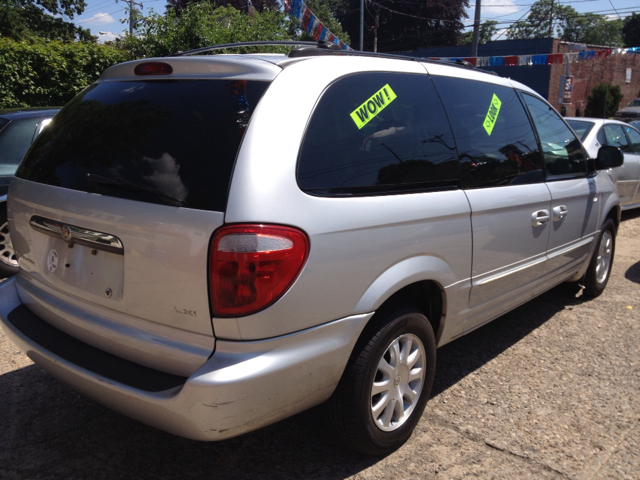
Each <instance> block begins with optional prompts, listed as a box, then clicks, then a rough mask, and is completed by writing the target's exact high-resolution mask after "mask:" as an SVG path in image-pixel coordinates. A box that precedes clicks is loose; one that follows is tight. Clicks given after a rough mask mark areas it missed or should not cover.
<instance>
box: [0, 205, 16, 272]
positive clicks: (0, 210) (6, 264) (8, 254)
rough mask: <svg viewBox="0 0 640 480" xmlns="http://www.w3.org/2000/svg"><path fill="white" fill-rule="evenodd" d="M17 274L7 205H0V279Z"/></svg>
mask: <svg viewBox="0 0 640 480" xmlns="http://www.w3.org/2000/svg"><path fill="white" fill-rule="evenodd" d="M16 273H18V259H17V258H16V254H15V252H14V251H13V246H12V245H11V238H10V236H9V224H8V222H7V204H6V202H3V203H2V204H0V278H5V277H10V276H11V275H14V274H16Z"/></svg>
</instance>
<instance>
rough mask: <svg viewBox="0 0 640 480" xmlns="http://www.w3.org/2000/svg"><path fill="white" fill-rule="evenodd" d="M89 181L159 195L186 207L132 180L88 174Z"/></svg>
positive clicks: (161, 192) (163, 193)
mask: <svg viewBox="0 0 640 480" xmlns="http://www.w3.org/2000/svg"><path fill="white" fill-rule="evenodd" d="M85 178H86V179H87V181H89V182H93V183H102V184H104V185H116V186H118V187H123V188H129V189H131V190H137V191H139V192H147V193H152V194H154V195H157V196H158V197H162V198H166V199H167V200H172V201H174V202H178V203H179V204H180V205H184V201H183V200H180V199H179V198H176V197H174V196H172V195H169V194H168V193H165V192H163V191H162V190H156V189H155V188H153V187H147V186H146V185H141V184H139V183H136V182H132V181H130V180H125V179H124V178H119V177H103V176H102V175H96V174H95V173H87V176H86V177H85Z"/></svg>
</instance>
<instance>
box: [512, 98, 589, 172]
mask: <svg viewBox="0 0 640 480" xmlns="http://www.w3.org/2000/svg"><path fill="white" fill-rule="evenodd" d="M523 97H524V99H525V102H526V104H527V107H528V108H529V112H530V113H531V117H532V118H533V123H534V124H535V125H536V129H537V130H538V136H539V137H540V144H541V145H542V153H543V155H544V163H545V167H546V168H547V178H548V179H551V180H553V179H561V178H566V177H569V178H571V177H575V176H581V175H585V174H586V172H587V162H586V158H585V156H584V153H583V151H582V146H581V144H580V140H578V139H577V138H576V136H575V135H574V134H573V132H572V131H571V129H570V128H569V127H567V125H566V124H565V123H564V122H563V121H562V118H560V116H559V115H558V113H557V112H556V111H555V110H554V109H553V107H551V106H549V105H548V104H547V103H545V102H543V101H542V100H540V99H539V98H535V97H532V96H531V95H527V94H523Z"/></svg>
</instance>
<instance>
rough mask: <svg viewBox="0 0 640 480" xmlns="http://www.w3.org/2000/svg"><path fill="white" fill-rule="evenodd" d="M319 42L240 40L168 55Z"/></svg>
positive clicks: (316, 44) (180, 55)
mask: <svg viewBox="0 0 640 480" xmlns="http://www.w3.org/2000/svg"><path fill="white" fill-rule="evenodd" d="M318 43H319V42H303V41H295V40H278V41H271V42H269V41H264V42H263V41H257V42H238V43H224V44H222V45H211V46H210V47H202V48H196V49H194V50H188V51H186V52H183V51H177V52H174V53H172V54H170V55H167V56H168V57H184V56H187V55H197V54H198V53H205V52H212V51H214V50H224V49H225V48H241V47H270V46H290V47H297V46H300V45H309V46H311V45H314V46H318Z"/></svg>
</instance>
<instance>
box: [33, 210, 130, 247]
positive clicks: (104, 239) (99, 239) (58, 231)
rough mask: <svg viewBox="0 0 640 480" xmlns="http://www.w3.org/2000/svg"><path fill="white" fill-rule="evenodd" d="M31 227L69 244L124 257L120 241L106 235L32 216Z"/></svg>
mask: <svg viewBox="0 0 640 480" xmlns="http://www.w3.org/2000/svg"><path fill="white" fill-rule="evenodd" d="M29 224H30V225H31V227H32V228H33V229H35V230H38V231H39V232H42V233H46V234H47V235H51V236H52V237H60V238H62V239H63V240H64V241H65V242H67V243H69V244H74V243H77V244H78V245H84V246H85V247H89V248H94V249H95V250H102V251H104V252H110V253H115V254H118V255H124V247H123V246H122V242H121V241H120V239H119V238H118V237H116V236H114V235H110V234H108V233H103V232H96V231H94V230H88V229H86V228H82V227H77V226H75V225H69V224H68V223H62V222H58V221H55V220H50V219H48V218H44V217H41V216H39V215H34V216H33V217H31V220H30V221H29Z"/></svg>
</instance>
